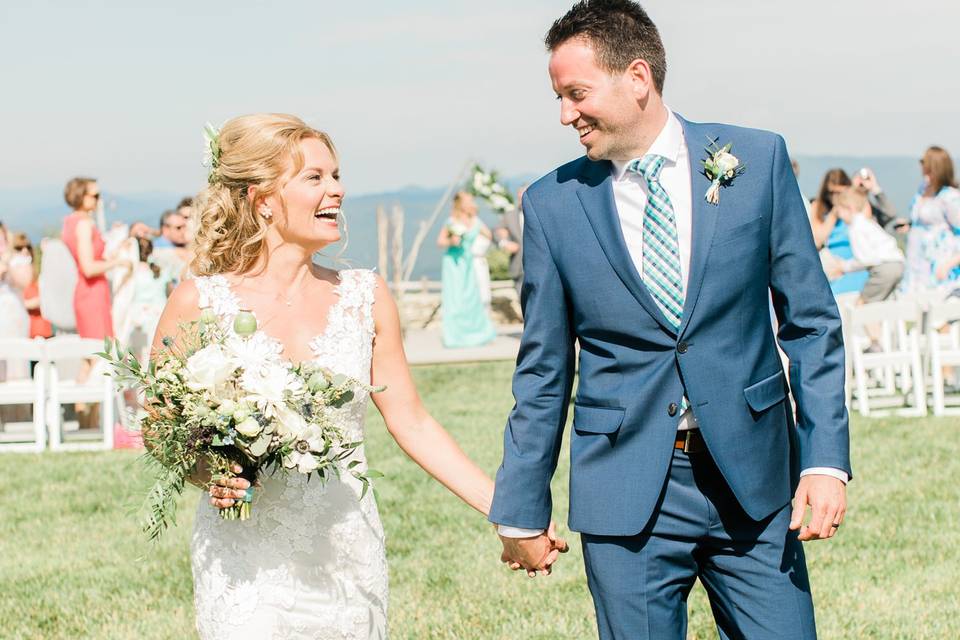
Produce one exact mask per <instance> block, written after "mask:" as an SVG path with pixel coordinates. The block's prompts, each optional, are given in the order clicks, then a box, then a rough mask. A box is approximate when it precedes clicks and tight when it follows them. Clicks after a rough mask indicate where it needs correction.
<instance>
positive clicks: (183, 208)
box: [177, 196, 196, 245]
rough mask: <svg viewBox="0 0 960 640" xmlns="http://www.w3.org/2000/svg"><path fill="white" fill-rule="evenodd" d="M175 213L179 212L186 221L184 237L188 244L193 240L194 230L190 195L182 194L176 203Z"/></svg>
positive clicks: (194, 223)
mask: <svg viewBox="0 0 960 640" xmlns="http://www.w3.org/2000/svg"><path fill="white" fill-rule="evenodd" d="M177 213H179V214H180V217H181V218H183V219H184V220H186V221H187V227H186V229H185V237H186V241H187V244H188V245H189V244H190V243H191V242H193V235H194V232H195V231H196V226H195V225H196V219H195V218H194V215H193V198H191V197H190V196H184V197H183V198H181V199H180V202H179V203H178V204H177Z"/></svg>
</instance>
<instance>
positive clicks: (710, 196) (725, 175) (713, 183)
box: [700, 139, 746, 205]
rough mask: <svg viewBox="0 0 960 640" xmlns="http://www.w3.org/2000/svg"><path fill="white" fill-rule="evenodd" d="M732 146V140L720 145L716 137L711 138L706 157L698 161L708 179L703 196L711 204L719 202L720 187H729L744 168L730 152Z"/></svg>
mask: <svg viewBox="0 0 960 640" xmlns="http://www.w3.org/2000/svg"><path fill="white" fill-rule="evenodd" d="M732 147H733V143H732V142H728V143H727V144H725V145H723V146H722V147H721V146H719V145H718V144H717V140H716V139H714V140H711V141H710V145H709V146H708V147H707V148H706V151H707V158H706V159H705V160H701V161H700V162H701V163H702V164H703V175H705V176H707V179H708V180H710V188H709V189H707V193H706V196H704V197H705V198H706V200H707V202H709V203H710V204H712V205H717V204H720V187H729V186H730V185H732V184H733V180H734V178H736V177H737V176H739V175H740V174H741V173H743V172H744V171H745V170H746V167H745V166H744V165H742V164H740V160H738V159H737V157H736V156H735V155H733V154H732V153H730V149H731V148H732Z"/></svg>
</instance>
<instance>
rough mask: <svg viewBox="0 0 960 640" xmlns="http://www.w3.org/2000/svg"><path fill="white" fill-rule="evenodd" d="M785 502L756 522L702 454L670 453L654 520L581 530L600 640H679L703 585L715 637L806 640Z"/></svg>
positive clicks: (808, 603)
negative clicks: (613, 529)
mask: <svg viewBox="0 0 960 640" xmlns="http://www.w3.org/2000/svg"><path fill="white" fill-rule="evenodd" d="M789 522H790V505H789V504H787V505H784V507H783V508H782V509H780V510H778V511H775V512H774V513H773V514H771V515H770V516H768V517H767V518H765V519H763V520H760V521H755V520H752V519H751V518H750V517H749V516H747V515H746V513H744V511H743V509H742V508H741V507H740V505H739V503H738V502H737V500H736V498H735V497H734V495H733V492H732V491H731V490H730V488H729V487H728V486H727V484H726V482H724V479H723V476H722V475H721V474H720V472H719V470H718V469H717V467H716V465H715V464H714V462H713V460H712V458H711V457H710V454H709V453H707V452H703V453H693V454H687V453H684V452H683V451H681V450H675V451H674V454H673V458H672V460H671V463H670V471H669V474H668V477H667V481H666V483H665V485H664V487H663V490H662V492H661V494H660V498H659V502H658V506H657V508H656V509H655V510H654V516H653V518H652V520H651V522H650V523H649V524H648V525H647V527H646V528H645V529H644V530H643V531H642V532H641V533H640V534H638V535H635V536H600V535H591V534H586V533H584V534H582V536H581V540H582V543H583V555H584V561H585V564H586V569H587V580H588V583H589V586H590V592H591V594H592V595H593V600H594V604H595V606H596V611H597V623H598V627H599V632H600V639H601V640H645V639H650V640H683V639H684V638H686V633H687V595H688V594H689V593H690V589H691V588H692V587H693V584H694V582H695V580H696V579H698V578H699V579H700V581H701V583H702V584H703V586H704V587H705V588H706V591H707V594H708V596H709V599H710V605H711V607H712V609H713V614H714V618H715V620H716V623H717V628H718V631H719V634H720V638H721V639H722V640H765V639H769V640H815V638H816V629H815V623H814V614H813V601H812V598H811V595H810V583H809V580H808V577H807V569H806V564H805V561H804V555H803V547H802V544H801V543H800V542H799V541H798V540H797V534H796V532H792V531H789V530H788V525H789Z"/></svg>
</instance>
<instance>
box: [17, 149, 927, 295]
mask: <svg viewBox="0 0 960 640" xmlns="http://www.w3.org/2000/svg"><path fill="white" fill-rule="evenodd" d="M797 160H798V161H799V163H800V187H801V190H802V191H803V193H804V194H806V195H807V196H808V197H809V196H813V195H814V194H815V193H816V191H817V189H818V188H819V183H820V179H821V177H822V176H823V174H824V172H826V171H827V170H828V169H830V168H833V167H842V168H843V169H845V170H846V171H847V172H848V173H849V174H851V175H853V174H854V173H855V172H856V171H857V170H859V169H860V168H861V167H870V168H871V169H873V170H874V172H876V174H877V178H878V180H879V181H880V184H881V186H883V188H884V190H885V191H886V192H887V194H888V195H889V196H890V198H891V200H892V202H893V204H894V205H895V206H896V208H897V211H898V213H900V214H901V215H907V214H908V213H909V211H908V208H909V205H910V202H911V200H912V198H913V194H914V193H915V192H916V190H917V186H918V185H919V183H920V173H919V166H918V163H917V160H916V159H915V158H908V157H902V156H881V157H857V156H798V157H797ZM536 177H537V175H536V174H532V173H531V174H525V175H515V176H511V177H509V178H507V179H505V182H506V184H507V186H509V187H511V188H516V187H519V186H520V185H521V184H524V183H526V182H530V181H531V180H533V179H536ZM101 186H102V187H103V188H104V191H105V204H106V217H107V222H108V224H109V223H110V222H113V221H121V222H126V223H129V222H134V221H137V220H142V221H145V222H147V223H148V224H150V225H152V226H156V225H157V222H158V219H159V217H160V214H161V213H162V212H163V211H164V210H166V209H169V208H172V207H174V206H175V205H176V203H177V202H178V201H179V200H180V198H182V197H183V195H184V194H182V193H172V192H164V191H151V192H139V193H117V194H114V193H110V192H109V185H101ZM445 191H446V186H435V187H407V188H404V189H400V190H397V191H389V192H383V193H370V194H364V195H358V196H349V197H348V198H347V200H346V203H345V206H344V212H345V214H346V221H347V231H348V234H347V236H348V245H347V248H346V250H345V251H344V252H343V255H342V259H343V260H346V261H347V262H348V263H350V264H352V265H354V266H358V267H370V268H372V267H375V266H376V265H377V227H376V209H377V206H378V205H383V206H384V207H385V209H386V210H387V212H388V213H389V211H390V209H391V207H392V206H393V205H399V206H401V207H402V208H403V210H404V213H405V222H404V238H405V246H406V247H407V248H408V250H409V247H410V245H411V243H412V242H413V238H414V236H415V235H416V233H417V230H418V228H419V226H420V225H419V222H420V221H422V220H426V219H427V218H429V216H430V214H431V213H432V211H433V209H434V207H435V206H436V205H437V203H438V201H439V200H440V198H441V197H442V196H443V193H444V192H445ZM62 194H63V191H62V187H59V186H50V187H37V188H29V189H0V220H2V221H3V222H4V223H5V224H6V225H7V228H9V229H11V230H13V231H23V232H25V233H27V234H28V235H29V236H30V237H31V238H33V240H34V241H35V242H36V241H38V240H39V238H41V237H43V236H56V235H59V232H60V224H61V220H62V217H63V216H64V215H65V214H66V213H67V210H66V205H64V203H63V195H62ZM480 215H481V217H482V218H483V220H484V221H485V222H486V223H487V224H488V225H490V226H493V225H495V224H496V223H497V218H498V216H497V215H496V214H494V213H492V212H491V211H489V210H487V209H484V208H481V213H480ZM445 219H446V212H444V213H443V214H441V215H440V216H439V218H438V220H437V222H436V224H435V225H434V228H433V229H431V231H430V233H429V234H428V236H427V239H426V241H425V242H424V243H423V247H422V249H421V251H420V255H419V257H418V260H417V265H416V268H415V269H414V272H413V277H414V278H420V277H423V276H426V277H428V278H433V279H436V278H439V270H440V256H441V252H440V250H439V249H438V248H437V246H436V244H435V238H436V235H437V233H439V229H440V225H441V224H443V220H445ZM338 250H339V249H338V248H331V250H330V251H329V252H328V253H329V254H331V255H335V254H336V253H337V252H338Z"/></svg>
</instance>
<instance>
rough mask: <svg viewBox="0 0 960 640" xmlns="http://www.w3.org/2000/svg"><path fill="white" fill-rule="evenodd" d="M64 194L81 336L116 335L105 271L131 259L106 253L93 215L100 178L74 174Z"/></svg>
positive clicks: (65, 235) (85, 371) (86, 371)
mask: <svg viewBox="0 0 960 640" xmlns="http://www.w3.org/2000/svg"><path fill="white" fill-rule="evenodd" d="M63 197H64V200H66V202H67V205H68V206H70V207H71V208H72V209H73V211H71V212H70V214H69V215H68V216H67V217H66V218H64V220H63V229H62V230H61V233H60V237H61V239H62V240H63V242H64V244H66V245H67V248H68V249H69V250H70V254H71V255H72V256H73V260H74V262H75V263H76V265H77V286H76V288H75V289H74V294H73V308H74V312H75V314H76V318H77V333H78V334H79V335H80V337H81V338H97V339H99V340H103V339H104V338H107V337H113V335H114V333H113V319H112V317H111V315H110V284H109V283H108V282H107V278H106V277H105V274H106V273H107V272H108V271H110V270H111V269H113V268H114V267H120V266H127V267H129V266H131V265H130V262H129V261H128V260H127V259H126V258H120V257H105V256H104V242H103V237H102V236H101V235H100V231H99V230H98V229H97V226H96V225H95V224H94V217H93V216H94V212H95V211H96V210H97V207H98V205H99V203H100V187H99V185H97V181H96V180H94V179H93V178H82V177H78V178H73V179H72V180H70V181H69V182H68V183H67V186H66V187H65V188H64V191H63ZM92 364H93V363H92V362H91V361H86V362H85V364H84V366H83V367H82V368H81V370H80V373H79V374H78V375H77V381H78V382H80V383H83V382H86V380H87V378H88V377H89V375H90V369H91V367H92Z"/></svg>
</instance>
